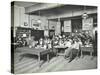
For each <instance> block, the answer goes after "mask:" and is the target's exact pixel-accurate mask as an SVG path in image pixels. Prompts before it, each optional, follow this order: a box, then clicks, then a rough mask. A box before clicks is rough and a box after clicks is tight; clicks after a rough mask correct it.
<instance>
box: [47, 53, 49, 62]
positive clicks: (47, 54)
mask: <svg viewBox="0 0 100 75" xmlns="http://www.w3.org/2000/svg"><path fill="white" fill-rule="evenodd" d="M47 61H48V62H49V54H47Z"/></svg>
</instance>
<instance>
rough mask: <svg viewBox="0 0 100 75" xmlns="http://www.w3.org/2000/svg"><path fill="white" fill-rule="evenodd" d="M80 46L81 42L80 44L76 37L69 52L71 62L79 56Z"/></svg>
mask: <svg viewBox="0 0 100 75" xmlns="http://www.w3.org/2000/svg"><path fill="white" fill-rule="evenodd" d="M79 46H80V44H79V41H78V39H74V40H73V44H72V46H71V49H70V52H69V62H71V61H72V60H73V59H74V58H75V57H76V56H77V54H78V52H79Z"/></svg>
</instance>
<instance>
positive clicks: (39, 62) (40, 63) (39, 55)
mask: <svg viewBox="0 0 100 75" xmlns="http://www.w3.org/2000/svg"><path fill="white" fill-rule="evenodd" d="M38 62H39V67H41V63H40V54H38Z"/></svg>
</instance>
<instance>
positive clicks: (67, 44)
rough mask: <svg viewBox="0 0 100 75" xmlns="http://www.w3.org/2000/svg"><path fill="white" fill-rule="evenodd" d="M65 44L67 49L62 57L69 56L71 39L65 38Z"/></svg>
mask: <svg viewBox="0 0 100 75" xmlns="http://www.w3.org/2000/svg"><path fill="white" fill-rule="evenodd" d="M65 46H66V47H67V49H66V50H65V53H64V57H65V58H67V57H69V54H70V51H71V50H72V41H71V40H69V39H67V40H66V41H65Z"/></svg>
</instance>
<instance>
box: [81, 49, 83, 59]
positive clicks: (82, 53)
mask: <svg viewBox="0 0 100 75" xmlns="http://www.w3.org/2000/svg"><path fill="white" fill-rule="evenodd" d="M82 57H83V52H82V50H81V58H82Z"/></svg>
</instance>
